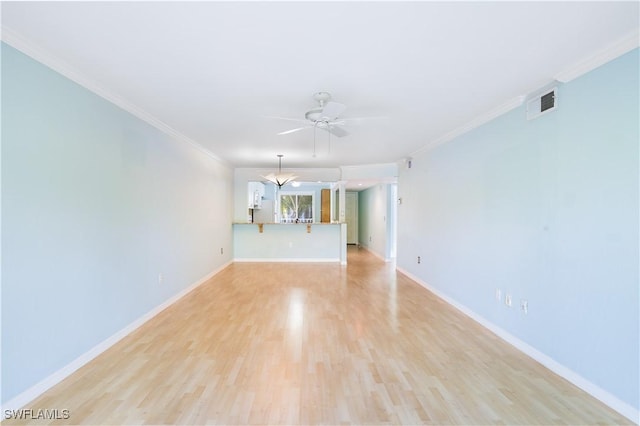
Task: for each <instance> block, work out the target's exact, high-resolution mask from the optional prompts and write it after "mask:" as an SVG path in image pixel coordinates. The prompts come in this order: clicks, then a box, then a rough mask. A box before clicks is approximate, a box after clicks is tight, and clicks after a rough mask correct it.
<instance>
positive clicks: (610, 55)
mask: <svg viewBox="0 0 640 426" xmlns="http://www.w3.org/2000/svg"><path fill="white" fill-rule="evenodd" d="M638 47H640V30H639V29H636V30H634V31H633V32H631V33H630V34H628V35H627V36H625V37H623V38H621V39H620V40H618V41H617V42H615V43H613V44H611V45H609V46H608V47H607V48H605V49H603V50H601V51H599V52H596V53H595V54H593V55H591V56H590V57H588V58H586V59H584V60H582V61H580V62H579V63H577V64H575V65H574V66H572V67H570V68H568V69H566V70H565V71H562V72H560V73H558V74H556V76H555V77H554V80H556V81H559V82H561V83H567V82H569V81H571V80H573V79H575V78H578V77H580V76H581V75H583V74H586V73H587V72H589V71H591V70H593V69H595V68H597V67H599V66H602V65H604V64H606V63H607V62H609V61H612V60H614V59H616V58H618V57H619V56H622V55H624V54H625V53H627V52H630V51H631V50H633V49H636V48H638ZM527 96H528V95H521V96H517V97H515V98H513V99H511V100H509V101H507V102H505V103H504V104H502V105H500V106H498V107H496V108H494V109H492V110H491V111H489V112H487V113H485V114H482V115H480V116H478V117H476V118H475V119H473V120H471V121H469V122H468V123H466V124H464V125H462V126H460V127H458V128H456V129H454V130H452V131H450V132H448V133H445V134H444V135H442V136H440V137H439V138H437V139H435V140H433V141H431V142H429V143H427V144H426V145H424V146H423V147H422V148H420V149H418V150H416V151H414V152H412V153H411V154H410V156H414V155H418V154H421V153H423V152H426V151H429V150H431V149H433V148H435V147H436V146H438V145H442V144H444V143H447V142H449V141H451V140H453V139H455V138H457V137H458V136H461V135H463V134H465V133H467V132H469V131H471V130H473V129H475V128H476V127H480V126H481V125H483V124H485V123H487V122H489V121H491V120H493V119H494V118H497V117H499V116H501V115H502V114H505V113H507V112H509V111H511V110H512V109H514V108H517V107H519V106H520V105H522V103H523V102H524V100H525V99H526V98H527Z"/></svg>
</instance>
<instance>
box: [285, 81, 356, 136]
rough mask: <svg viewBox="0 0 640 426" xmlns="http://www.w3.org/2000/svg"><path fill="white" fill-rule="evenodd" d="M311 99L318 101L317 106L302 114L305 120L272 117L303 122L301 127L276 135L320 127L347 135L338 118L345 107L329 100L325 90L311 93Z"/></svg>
mask: <svg viewBox="0 0 640 426" xmlns="http://www.w3.org/2000/svg"><path fill="white" fill-rule="evenodd" d="M313 99H315V100H316V102H318V106H316V107H313V108H311V109H310V110H309V111H307V112H306V113H305V114H304V118H305V120H302V119H297V118H285V117H273V118H276V119H279V120H288V121H296V122H299V123H303V124H304V125H303V126H301V127H296V128H294V129H289V130H285V131H284V132H280V133H278V135H288V134H290V133H294V132H299V131H300V130H305V129H322V130H325V131H327V132H329V133H330V134H332V135H334V136H337V137H340V138H341V137H343V136H347V135H348V134H349V132H347V131H346V130H345V129H343V128H342V127H340V126H342V125H343V124H345V120H344V119H340V114H342V113H343V112H344V110H345V109H346V108H347V107H346V106H344V105H343V104H340V103H338V102H333V101H332V100H331V95H330V94H329V93H327V92H318V93H315V94H314V95H313Z"/></svg>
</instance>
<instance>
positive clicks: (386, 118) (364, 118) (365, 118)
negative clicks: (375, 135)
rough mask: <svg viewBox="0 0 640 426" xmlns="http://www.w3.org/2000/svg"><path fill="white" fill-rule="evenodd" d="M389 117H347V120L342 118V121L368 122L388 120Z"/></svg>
mask: <svg viewBox="0 0 640 426" xmlns="http://www.w3.org/2000/svg"><path fill="white" fill-rule="evenodd" d="M388 119H389V117H387V116H384V115H380V116H370V117H346V118H341V119H340V120H341V121H345V122H346V121H350V122H357V121H366V120H388Z"/></svg>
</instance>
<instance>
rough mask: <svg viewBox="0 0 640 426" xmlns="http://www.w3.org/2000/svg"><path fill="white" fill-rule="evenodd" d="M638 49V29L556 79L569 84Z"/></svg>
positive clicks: (639, 39)
mask: <svg viewBox="0 0 640 426" xmlns="http://www.w3.org/2000/svg"><path fill="white" fill-rule="evenodd" d="M637 47H640V30H638V29H636V30H634V31H633V32H631V33H630V34H628V35H627V36H626V37H623V38H621V39H620V40H618V41H617V42H615V43H613V44H611V45H609V46H608V47H606V48H605V49H603V50H601V51H599V52H597V53H595V54H593V55H591V56H589V57H587V58H585V59H583V60H582V61H581V62H578V63H577V64H575V65H574V66H572V67H570V68H568V69H566V70H564V71H562V72H560V73H558V74H556V76H555V79H556V80H558V81H560V82H562V83H567V82H569V81H571V80H573V79H576V78H578V77H580V76H581V75H583V74H586V73H588V72H589V71H592V70H594V69H596V68H598V67H599V66H602V65H604V64H606V63H607V62H609V61H612V60H614V59H616V58H617V57H619V56H622V55H624V54H625V53H627V52H630V51H632V50H633V49H635V48H637Z"/></svg>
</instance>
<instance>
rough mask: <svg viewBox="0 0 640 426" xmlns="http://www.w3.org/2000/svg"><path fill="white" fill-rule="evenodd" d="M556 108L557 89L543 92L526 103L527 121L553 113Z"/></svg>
mask: <svg viewBox="0 0 640 426" xmlns="http://www.w3.org/2000/svg"><path fill="white" fill-rule="evenodd" d="M557 106H558V103H557V89H556V88H555V87H554V88H553V89H549V90H545V91H544V92H542V93H541V94H538V95H536V96H534V97H533V98H531V99H530V100H529V101H527V120H532V119H534V118H537V117H540V116H541V115H542V114H546V113H548V112H551V111H554V110H555V109H556V108H557Z"/></svg>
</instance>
